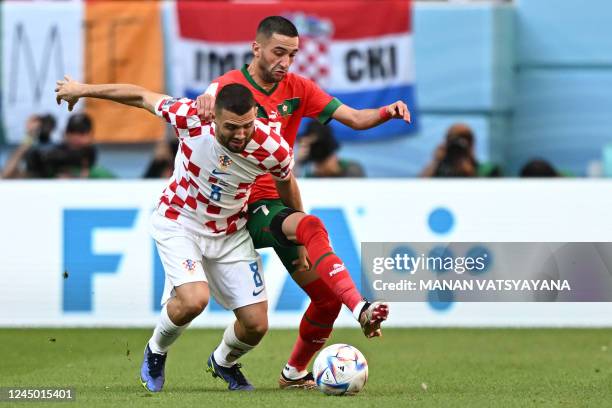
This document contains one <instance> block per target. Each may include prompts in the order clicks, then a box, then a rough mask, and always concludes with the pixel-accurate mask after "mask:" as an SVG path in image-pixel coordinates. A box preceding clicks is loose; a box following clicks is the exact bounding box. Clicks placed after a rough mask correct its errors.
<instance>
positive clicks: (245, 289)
mask: <svg viewBox="0 0 612 408" xmlns="http://www.w3.org/2000/svg"><path fill="white" fill-rule="evenodd" d="M204 265H205V269H206V276H207V278H208V285H209V289H210V292H211V294H212V296H213V297H214V298H215V300H216V301H217V302H218V303H219V304H220V305H221V306H223V307H224V308H225V309H227V310H236V309H238V308H241V307H244V306H248V305H252V304H255V303H260V302H265V301H266V300H267V299H268V297H267V293H266V285H265V281H264V278H263V271H262V264H261V258H260V257H259V255H256V257H255V258H254V259H253V260H245V261H238V262H228V263H222V262H218V261H214V260H209V259H204Z"/></svg>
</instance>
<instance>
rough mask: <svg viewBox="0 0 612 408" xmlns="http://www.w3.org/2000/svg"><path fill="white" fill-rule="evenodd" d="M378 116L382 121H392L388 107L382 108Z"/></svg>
mask: <svg viewBox="0 0 612 408" xmlns="http://www.w3.org/2000/svg"><path fill="white" fill-rule="evenodd" d="M378 116H379V117H380V118H381V119H382V120H387V119H391V114H390V113H389V111H388V110H387V107H386V106H383V107H382V108H380V109H379V110H378Z"/></svg>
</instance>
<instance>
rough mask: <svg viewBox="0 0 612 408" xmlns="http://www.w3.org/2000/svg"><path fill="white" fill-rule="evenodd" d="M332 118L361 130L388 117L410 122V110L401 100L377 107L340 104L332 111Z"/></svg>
mask: <svg viewBox="0 0 612 408" xmlns="http://www.w3.org/2000/svg"><path fill="white" fill-rule="evenodd" d="M332 118H334V119H336V120H337V121H338V122H340V123H343V124H345V125H346V126H348V127H350V128H352V129H355V130H363V129H369V128H372V127H374V126H377V125H380V124H381V123H384V122H386V121H387V120H389V119H402V120H404V121H405V122H406V123H410V111H409V110H408V106H406V104H405V103H404V102H402V101H397V102H394V103H392V104H390V105H387V106H383V107H381V108H379V109H353V108H351V107H350V106H347V105H341V106H340V107H339V108H338V109H336V111H335V112H334V113H333V115H332Z"/></svg>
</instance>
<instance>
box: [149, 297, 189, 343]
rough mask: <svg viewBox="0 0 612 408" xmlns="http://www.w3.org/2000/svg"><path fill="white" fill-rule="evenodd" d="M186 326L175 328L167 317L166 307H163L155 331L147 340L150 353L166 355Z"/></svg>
mask: <svg viewBox="0 0 612 408" xmlns="http://www.w3.org/2000/svg"><path fill="white" fill-rule="evenodd" d="M187 326H189V323H187V324H184V325H183V326H177V325H176V324H174V323H172V320H170V316H168V310H167V309H166V305H164V307H163V308H162V310H161V315H160V318H159V322H158V323H157V326H155V330H153V336H152V337H151V339H150V340H149V347H150V348H151V351H152V352H154V353H156V354H166V353H167V352H168V348H169V347H170V345H171V344H172V343H174V341H175V340H176V339H178V337H179V336H180V335H181V333H183V331H185V329H186V328H187Z"/></svg>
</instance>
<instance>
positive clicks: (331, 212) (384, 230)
mask: <svg viewBox="0 0 612 408" xmlns="http://www.w3.org/2000/svg"><path fill="white" fill-rule="evenodd" d="M300 185H301V188H302V193H303V196H304V202H305V203H306V206H307V210H308V211H309V212H312V213H314V214H316V215H318V216H319V217H320V218H322V219H323V221H324V223H325V224H326V225H327V227H328V230H329V232H330V234H331V236H332V239H333V245H334V248H335V249H336V251H337V252H338V253H339V254H340V255H341V257H342V258H343V260H344V261H345V263H346V264H347V266H348V267H349V269H350V270H351V271H352V272H353V273H354V276H355V277H356V278H357V279H358V278H359V251H360V243H361V242H362V241H398V242H401V241H405V242H419V241H421V242H431V241H480V242H483V241H484V242H486V241H500V242H501V241H504V242H509V241H517V242H576V241H580V242H607V241H610V237H611V234H612V232H611V231H612V217H610V211H611V210H610V209H612V193H611V192H612V183H611V182H606V181H584V180H580V181H578V180H576V181H572V180H559V181H557V180H555V181H525V180H520V181H519V180H516V181H512V180H507V181H506V180H505V181H499V180H496V181H471V180H469V181H468V180H466V181H435V180H427V181H419V180H412V181H399V180H359V181H356V180H325V181H313V180H302V181H300ZM162 188H163V182H158V181H152V182H143V181H95V182H94V181H83V182H80V181H69V182H68V181H66V182H63V181H52V182H42V181H41V182H34V181H32V182H11V181H2V182H0V197H2V204H0V228H1V234H0V259H2V262H0V277H1V278H2V279H1V281H2V284H1V285H0V326H151V325H153V324H154V323H155V321H156V319H157V315H158V312H157V310H158V309H159V297H160V291H161V286H160V285H163V272H162V270H161V268H160V265H159V264H158V263H157V262H156V258H155V252H154V250H153V248H154V246H153V242H152V240H151V238H150V237H149V235H148V232H147V227H148V218H149V214H150V212H151V210H152V208H153V207H154V205H155V203H156V201H157V197H158V195H159V194H160V192H161V190H162ZM263 256H264V269H265V279H266V284H267V287H268V295H269V298H270V300H269V301H270V322H271V325H272V326H273V327H295V326H297V324H298V322H299V319H300V317H301V314H302V311H303V310H304V308H305V307H306V305H307V299H306V297H305V295H303V293H302V292H301V291H300V290H299V289H298V288H297V287H296V286H295V285H294V284H293V283H292V281H290V279H289V278H288V274H287V273H286V272H285V271H284V269H283V268H282V266H281V264H280V262H279V261H278V260H276V258H275V256H274V254H273V253H272V254H271V253H270V251H263ZM230 318H231V314H230V313H229V312H226V311H222V310H221V309H220V308H219V307H218V306H216V305H212V306H211V307H210V308H209V309H208V310H207V311H205V312H204V313H203V314H202V315H201V316H200V317H198V319H196V321H195V322H194V325H196V326H223V325H225V324H226V323H227V322H228V321H229V319H230ZM338 325H339V326H340V325H341V326H354V325H355V322H354V321H352V318H351V317H350V314H349V313H348V312H346V313H343V314H342V315H341V318H340V320H339V322H338ZM389 326H612V305H611V304H607V303H605V304H601V303H537V304H536V303H445V304H439V303H432V302H427V301H424V302H422V303H394V304H392V307H391V315H390V319H389Z"/></svg>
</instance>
